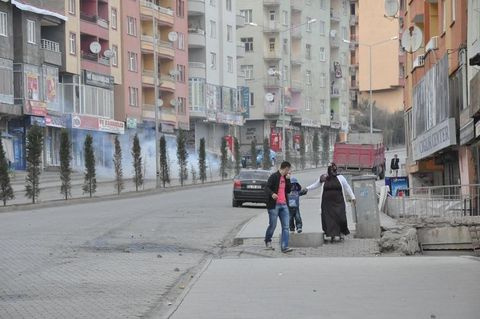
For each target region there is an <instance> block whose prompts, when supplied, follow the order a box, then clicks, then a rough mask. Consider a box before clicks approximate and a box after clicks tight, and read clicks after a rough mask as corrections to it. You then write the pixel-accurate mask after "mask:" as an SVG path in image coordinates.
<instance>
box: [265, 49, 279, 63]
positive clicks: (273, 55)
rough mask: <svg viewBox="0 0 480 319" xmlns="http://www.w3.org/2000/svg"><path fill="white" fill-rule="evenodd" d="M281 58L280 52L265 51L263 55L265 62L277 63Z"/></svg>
mask: <svg viewBox="0 0 480 319" xmlns="http://www.w3.org/2000/svg"><path fill="white" fill-rule="evenodd" d="M281 58H282V55H281V54H280V51H278V50H274V51H270V50H268V51H266V52H265V54H264V59H265V60H267V61H278V60H280V59H281Z"/></svg>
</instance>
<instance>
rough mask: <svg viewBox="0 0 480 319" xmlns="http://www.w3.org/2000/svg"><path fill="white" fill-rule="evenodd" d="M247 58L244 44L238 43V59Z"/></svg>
mask: <svg viewBox="0 0 480 319" xmlns="http://www.w3.org/2000/svg"><path fill="white" fill-rule="evenodd" d="M243 57H245V44H244V43H242V42H238V43H237V58H243Z"/></svg>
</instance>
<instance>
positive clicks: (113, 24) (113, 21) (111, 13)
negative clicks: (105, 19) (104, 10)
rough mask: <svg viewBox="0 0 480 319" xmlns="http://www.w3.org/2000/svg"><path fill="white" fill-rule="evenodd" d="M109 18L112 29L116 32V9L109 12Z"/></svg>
mask: <svg viewBox="0 0 480 319" xmlns="http://www.w3.org/2000/svg"><path fill="white" fill-rule="evenodd" d="M110 16H111V17H110V19H111V20H112V21H111V24H112V29H114V30H117V27H118V24H117V18H118V11H117V8H112V10H111V12H110Z"/></svg>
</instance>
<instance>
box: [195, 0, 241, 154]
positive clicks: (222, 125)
mask: <svg viewBox="0 0 480 319" xmlns="http://www.w3.org/2000/svg"><path fill="white" fill-rule="evenodd" d="M237 5H238V2H237V1H235V0H225V1H220V0H206V1H199V0H191V1H188V38H189V40H188V59H189V60H188V61H189V92H190V94H189V95H190V101H189V103H190V104H189V109H190V128H191V131H190V136H189V145H190V146H192V147H193V145H195V147H198V145H199V141H200V139H201V138H205V141H206V148H207V151H208V152H212V153H217V154H219V152H220V141H221V138H222V137H223V136H226V135H233V134H234V132H235V129H236V127H238V126H241V125H242V124H243V117H242V114H241V108H239V107H238V104H237V59H236V56H237V41H236V33H237V30H236V29H237V28H236V26H237V22H238V23H240V22H241V20H238V21H237V13H236V12H237Z"/></svg>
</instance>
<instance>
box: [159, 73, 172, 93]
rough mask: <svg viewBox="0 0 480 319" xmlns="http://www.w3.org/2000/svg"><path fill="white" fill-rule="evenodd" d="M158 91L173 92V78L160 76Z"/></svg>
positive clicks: (164, 75)
mask: <svg viewBox="0 0 480 319" xmlns="http://www.w3.org/2000/svg"><path fill="white" fill-rule="evenodd" d="M160 90H161V91H168V92H175V78H174V77H172V76H170V75H166V74H162V75H161V76H160Z"/></svg>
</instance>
